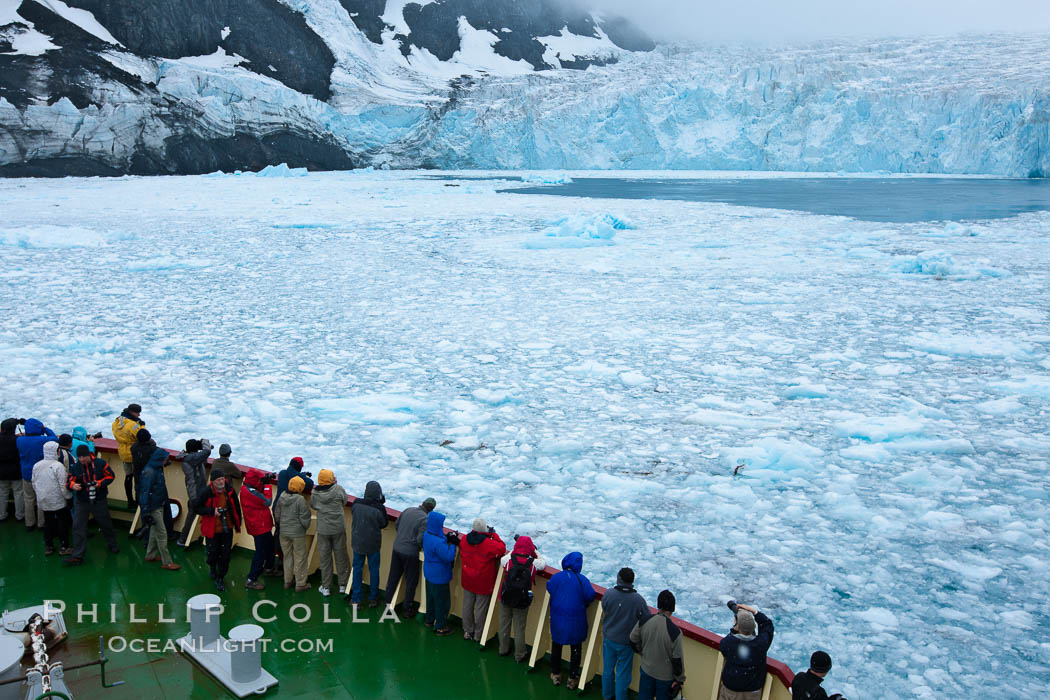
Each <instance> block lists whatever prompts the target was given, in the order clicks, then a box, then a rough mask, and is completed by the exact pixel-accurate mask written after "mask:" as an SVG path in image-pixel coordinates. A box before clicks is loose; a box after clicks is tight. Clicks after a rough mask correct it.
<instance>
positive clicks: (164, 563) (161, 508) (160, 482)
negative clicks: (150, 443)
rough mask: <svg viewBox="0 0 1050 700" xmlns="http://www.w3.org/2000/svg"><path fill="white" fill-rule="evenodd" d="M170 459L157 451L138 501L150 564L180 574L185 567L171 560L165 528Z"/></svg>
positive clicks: (142, 481)
mask: <svg viewBox="0 0 1050 700" xmlns="http://www.w3.org/2000/svg"><path fill="white" fill-rule="evenodd" d="M139 432H142V431H141V430H140V431H139ZM170 459H171V458H170V456H169V455H168V453H167V451H165V450H154V451H153V454H152V455H150V458H149V461H148V462H146V466H145V467H144V468H143V470H142V476H141V479H140V482H139V486H140V488H139V493H138V501H139V508H141V509H142V523H143V525H145V526H146V527H148V528H149V537H148V539H147V544H146V561H148V562H150V561H159V562H161V566H160V568H162V569H166V570H168V571H178V570H179V569H181V568H182V567H181V566H179V565H178V564H176V563H175V562H173V561H172V560H171V554H169V553H168V531H167V529H166V528H165V527H164V512H165V511H166V510H168V484H167V482H166V481H165V480H164V467H165V466H166V465H167V464H168V461H169V460H170Z"/></svg>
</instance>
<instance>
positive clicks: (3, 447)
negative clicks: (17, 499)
mask: <svg viewBox="0 0 1050 700" xmlns="http://www.w3.org/2000/svg"><path fill="white" fill-rule="evenodd" d="M16 425H18V420H16V419H15V418H8V419H7V420H5V421H4V422H3V423H2V424H0V481H15V480H20V479H21V478H22V462H21V460H20V459H19V457H18V445H17V444H15V441H16V440H17V439H18V436H17V435H15V426H16Z"/></svg>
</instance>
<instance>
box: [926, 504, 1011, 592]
mask: <svg viewBox="0 0 1050 700" xmlns="http://www.w3.org/2000/svg"><path fill="white" fill-rule="evenodd" d="M960 520H961V518H960ZM959 527H961V525H960V526H959ZM930 563H931V564H934V565H936V566H939V567H941V568H944V569H948V570H949V571H954V572H955V573H957V574H959V575H961V576H962V577H963V578H968V579H972V580H974V581H987V580H988V579H990V578H995V577H996V576H998V575H999V574H1001V573H1002V572H1003V570H1002V569H1001V568H999V567H998V566H980V565H975V564H967V563H964V562H961V561H958V560H956V559H930Z"/></svg>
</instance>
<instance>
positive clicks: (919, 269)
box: [893, 250, 1010, 280]
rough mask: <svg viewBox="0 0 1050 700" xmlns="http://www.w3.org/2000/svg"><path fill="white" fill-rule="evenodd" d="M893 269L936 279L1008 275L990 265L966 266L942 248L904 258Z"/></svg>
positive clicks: (973, 278)
mask: <svg viewBox="0 0 1050 700" xmlns="http://www.w3.org/2000/svg"><path fill="white" fill-rule="evenodd" d="M893 269H895V270H896V271H898V272H901V273H903V274H913V275H929V276H931V277H935V278H937V279H953V280H977V279H981V278H982V277H1009V276H1010V274H1009V273H1008V272H1006V271H1005V270H997V269H995V268H991V267H977V268H968V267H964V266H962V265H959V264H958V263H956V262H955V259H954V258H952V256H951V255H950V254H949V253H948V252H946V251H943V250H926V251H923V252H921V253H919V254H917V255H916V256H915V257H914V258H905V259H904V260H900V261H898V262H896V263H894V265H893Z"/></svg>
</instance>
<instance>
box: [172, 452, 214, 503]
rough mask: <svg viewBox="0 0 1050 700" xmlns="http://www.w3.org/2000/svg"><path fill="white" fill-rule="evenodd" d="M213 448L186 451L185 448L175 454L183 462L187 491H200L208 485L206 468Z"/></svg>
mask: <svg viewBox="0 0 1050 700" xmlns="http://www.w3.org/2000/svg"><path fill="white" fill-rule="evenodd" d="M210 455H211V450H197V451H196V452H186V451H185V450H183V451H182V452H179V453H178V454H177V455H175V459H177V460H179V461H181V462H182V473H183V475H184V476H185V477H186V493H200V492H201V491H203V490H204V487H205V486H207V485H208V475H207V474H206V473H205V469H206V468H207V466H208V457H209V456H210Z"/></svg>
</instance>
